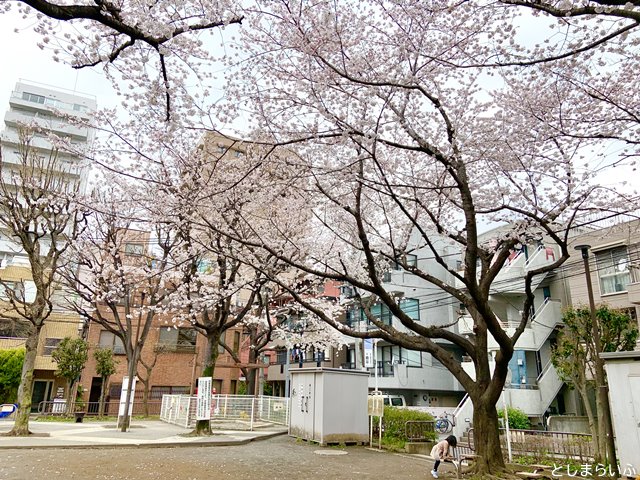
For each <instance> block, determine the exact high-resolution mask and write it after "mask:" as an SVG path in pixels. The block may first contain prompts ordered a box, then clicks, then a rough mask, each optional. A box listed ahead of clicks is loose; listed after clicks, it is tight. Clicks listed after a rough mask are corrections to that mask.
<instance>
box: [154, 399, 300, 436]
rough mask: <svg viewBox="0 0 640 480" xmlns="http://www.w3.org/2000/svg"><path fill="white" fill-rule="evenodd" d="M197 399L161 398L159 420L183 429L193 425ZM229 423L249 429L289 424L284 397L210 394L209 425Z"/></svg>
mask: <svg viewBox="0 0 640 480" xmlns="http://www.w3.org/2000/svg"><path fill="white" fill-rule="evenodd" d="M197 399H198V397H195V396H189V395H163V396H162V407H161V409H160V420H162V421H165V422H167V423H173V424H175V425H180V426H182V427H185V428H193V427H194V426H195V423H196V403H197ZM229 422H233V424H234V427H235V428H239V427H244V428H247V429H249V430H253V429H254V428H255V427H256V426H257V424H258V423H262V422H268V423H275V424H279V425H288V424H289V399H288V398H284V397H267V396H258V397H252V396H247V395H212V396H211V423H212V426H214V427H215V424H223V426H225V425H226V424H228V423H229Z"/></svg>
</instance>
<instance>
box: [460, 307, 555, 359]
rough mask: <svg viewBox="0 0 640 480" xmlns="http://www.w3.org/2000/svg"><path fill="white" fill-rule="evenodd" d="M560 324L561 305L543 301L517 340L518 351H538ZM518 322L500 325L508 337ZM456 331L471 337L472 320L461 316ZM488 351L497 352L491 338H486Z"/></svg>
mask: <svg viewBox="0 0 640 480" xmlns="http://www.w3.org/2000/svg"><path fill="white" fill-rule="evenodd" d="M561 322H562V305H561V302H560V301H559V300H551V299H550V298H547V299H545V301H544V303H543V304H542V305H541V306H540V307H539V308H538V311H537V312H536V313H535V314H534V315H533V316H532V317H531V319H530V321H529V324H528V325H527V327H526V328H525V330H524V332H522V335H521V336H520V338H519V339H518V343H517V348H518V350H532V351H537V350H540V348H541V347H542V345H544V343H545V342H546V341H547V339H548V338H549V335H550V334H551V332H553V330H554V329H555V327H556V326H557V325H558V324H560V323H561ZM519 324H520V322H519V321H504V320H501V321H500V325H501V326H502V328H503V329H504V330H505V331H506V332H507V334H508V335H513V334H514V332H515V329H516V328H517V327H518V325H519ZM458 331H459V333H460V334H461V335H473V334H474V331H473V318H471V315H463V316H461V317H460V320H459V321H458ZM488 348H489V350H497V349H498V344H497V342H496V341H495V339H494V338H493V337H492V336H489V338H488Z"/></svg>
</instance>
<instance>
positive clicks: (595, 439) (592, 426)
mask: <svg viewBox="0 0 640 480" xmlns="http://www.w3.org/2000/svg"><path fill="white" fill-rule="evenodd" d="M578 393H579V394H580V397H581V398H582V403H583V404H584V409H585V411H586V412H587V421H588V422H589V430H591V444H592V445H593V458H594V462H596V463H602V459H603V456H602V454H601V452H603V451H604V450H601V449H600V443H599V438H600V437H599V435H598V425H597V423H596V419H595V418H594V417H593V410H592V409H591V402H590V401H589V395H588V394H587V390H586V389H582V388H579V389H578Z"/></svg>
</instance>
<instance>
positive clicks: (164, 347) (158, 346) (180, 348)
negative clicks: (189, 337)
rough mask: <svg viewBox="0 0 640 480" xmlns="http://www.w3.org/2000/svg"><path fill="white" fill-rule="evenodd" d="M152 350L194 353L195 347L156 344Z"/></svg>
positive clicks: (178, 344) (180, 344)
mask: <svg viewBox="0 0 640 480" xmlns="http://www.w3.org/2000/svg"><path fill="white" fill-rule="evenodd" d="M154 350H155V351H156V352H175V353H194V352H195V351H196V346H195V345H192V344H182V343H177V344H176V343H156V346H155V347H154Z"/></svg>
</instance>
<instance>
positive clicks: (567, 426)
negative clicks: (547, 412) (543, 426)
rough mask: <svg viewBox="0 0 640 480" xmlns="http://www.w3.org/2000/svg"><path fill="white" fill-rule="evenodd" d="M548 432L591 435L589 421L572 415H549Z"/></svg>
mask: <svg viewBox="0 0 640 480" xmlns="http://www.w3.org/2000/svg"><path fill="white" fill-rule="evenodd" d="M547 422H548V430H550V431H552V432H571V433H587V434H591V430H590V429H589V419H588V418H587V417H577V416H572V415H551V416H550V417H549V418H548V419H547Z"/></svg>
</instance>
